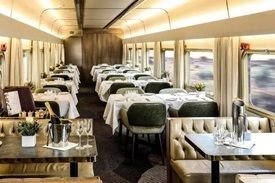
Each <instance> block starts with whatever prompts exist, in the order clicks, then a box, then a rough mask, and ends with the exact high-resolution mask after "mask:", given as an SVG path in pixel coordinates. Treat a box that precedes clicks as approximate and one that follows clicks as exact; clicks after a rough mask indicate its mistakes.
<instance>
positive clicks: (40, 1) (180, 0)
mask: <svg viewBox="0 0 275 183" xmlns="http://www.w3.org/2000/svg"><path fill="white" fill-rule="evenodd" d="M75 2H82V3H83V4H82V5H83V7H84V8H83V9H82V10H83V11H82V10H81V12H83V14H82V16H81V17H82V18H81V26H80V23H79V19H78V17H79V12H78V10H79V9H78V6H76V5H75V4H77V3H75ZM274 9H275V1H274V0H264V1H263V0H242V1H240V0H0V13H2V14H4V15H6V16H9V17H11V18H14V19H16V20H19V21H21V22H23V23H26V24H28V25H31V26H33V27H35V28H37V29H40V30H42V31H45V32H47V33H50V34H52V35H55V36H57V37H60V38H66V37H68V36H71V35H74V34H77V33H78V32H79V30H80V29H82V28H119V29H122V30H123V32H124V38H129V37H135V36H139V35H144V34H150V33H154V32H161V31H165V30H171V29H176V28H181V27H188V26H191V25H197V24H202V23H207V22H211V21H216V20H223V19H229V18H233V17H238V16H243V15H248V14H253V13H258V12H264V11H269V10H274ZM80 15H81V14H80Z"/></svg>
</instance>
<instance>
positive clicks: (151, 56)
mask: <svg viewBox="0 0 275 183" xmlns="http://www.w3.org/2000/svg"><path fill="white" fill-rule="evenodd" d="M147 61H148V67H150V69H151V73H153V71H154V50H153V49H148V50H147Z"/></svg>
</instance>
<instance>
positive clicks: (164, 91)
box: [159, 88, 187, 94]
mask: <svg viewBox="0 0 275 183" xmlns="http://www.w3.org/2000/svg"><path fill="white" fill-rule="evenodd" d="M159 93H160V94H173V93H187V91H186V90H185V89H182V88H164V89H162V90H160V91H159Z"/></svg>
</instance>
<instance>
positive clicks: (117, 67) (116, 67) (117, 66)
mask: <svg viewBox="0 0 275 183" xmlns="http://www.w3.org/2000/svg"><path fill="white" fill-rule="evenodd" d="M121 67H125V65H122V64H121V65H116V66H115V69H120V68H121Z"/></svg>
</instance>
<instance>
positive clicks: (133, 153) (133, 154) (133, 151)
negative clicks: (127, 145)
mask: <svg viewBox="0 0 275 183" xmlns="http://www.w3.org/2000/svg"><path fill="white" fill-rule="evenodd" d="M135 141H136V134H133V144H132V162H134V157H135Z"/></svg>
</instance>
